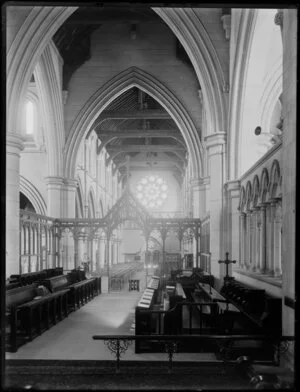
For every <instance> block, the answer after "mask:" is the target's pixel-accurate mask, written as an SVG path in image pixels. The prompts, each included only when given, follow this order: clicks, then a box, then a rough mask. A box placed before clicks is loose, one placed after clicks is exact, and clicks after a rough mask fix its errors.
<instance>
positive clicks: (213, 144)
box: [205, 132, 226, 156]
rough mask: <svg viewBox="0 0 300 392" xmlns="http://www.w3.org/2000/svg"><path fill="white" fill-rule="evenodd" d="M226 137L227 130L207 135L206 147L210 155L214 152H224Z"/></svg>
mask: <svg viewBox="0 0 300 392" xmlns="http://www.w3.org/2000/svg"><path fill="white" fill-rule="evenodd" d="M225 138H226V133H225V132H218V133H217V132H216V133H213V134H211V135H208V136H206V137H205V141H206V148H207V150H208V154H209V155H210V156H211V155H214V154H221V153H222V152H223V146H224V144H225Z"/></svg>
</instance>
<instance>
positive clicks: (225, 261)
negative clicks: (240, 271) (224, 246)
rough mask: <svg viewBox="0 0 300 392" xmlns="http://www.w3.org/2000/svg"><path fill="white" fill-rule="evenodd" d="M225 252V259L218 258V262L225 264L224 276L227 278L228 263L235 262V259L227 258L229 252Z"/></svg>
mask: <svg viewBox="0 0 300 392" xmlns="http://www.w3.org/2000/svg"><path fill="white" fill-rule="evenodd" d="M225 254H226V259H225V260H219V264H221V263H224V264H225V265H226V276H225V278H229V275H228V265H229V264H231V263H236V260H229V259H228V255H229V252H226V253H225Z"/></svg>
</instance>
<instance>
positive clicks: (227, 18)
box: [221, 14, 231, 40]
mask: <svg viewBox="0 0 300 392" xmlns="http://www.w3.org/2000/svg"><path fill="white" fill-rule="evenodd" d="M221 21H222V23H223V29H224V30H225V38H226V39H227V40H229V39H230V34H231V15H230V14H226V15H222V16H221Z"/></svg>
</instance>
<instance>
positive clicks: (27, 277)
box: [10, 270, 47, 286]
mask: <svg viewBox="0 0 300 392" xmlns="http://www.w3.org/2000/svg"><path fill="white" fill-rule="evenodd" d="M46 277H47V272H46V270H42V271H37V272H29V273H26V274H20V275H11V276H10V279H12V280H16V281H17V282H19V283H20V285H21V286H26V285H30V284H32V283H35V282H38V281H40V280H42V279H45V278H46Z"/></svg>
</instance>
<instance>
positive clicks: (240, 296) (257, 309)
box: [221, 278, 282, 335]
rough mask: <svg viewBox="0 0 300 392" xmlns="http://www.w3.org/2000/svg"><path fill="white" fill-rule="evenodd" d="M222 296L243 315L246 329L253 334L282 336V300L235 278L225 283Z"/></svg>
mask: <svg viewBox="0 0 300 392" xmlns="http://www.w3.org/2000/svg"><path fill="white" fill-rule="evenodd" d="M221 294H222V295H223V296H224V297H225V298H226V299H227V300H229V301H230V302H231V303H232V304H233V305H234V306H236V307H237V308H238V309H239V310H240V312H241V313H242V314H243V316H244V317H243V320H242V322H243V324H244V328H245V329H247V330H249V331H251V333H258V334H269V333H270V332H271V333H272V334H277V335H281V333H282V327H281V324H282V321H281V318H282V310H281V308H282V302H281V298H276V297H272V296H270V295H268V294H267V293H266V292H265V290H258V289H256V288H252V287H250V286H247V285H245V284H243V283H241V282H237V281H236V280H234V279H233V278H232V279H230V280H228V281H227V282H225V283H224V286H223V287H222V289H221Z"/></svg>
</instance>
